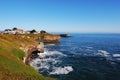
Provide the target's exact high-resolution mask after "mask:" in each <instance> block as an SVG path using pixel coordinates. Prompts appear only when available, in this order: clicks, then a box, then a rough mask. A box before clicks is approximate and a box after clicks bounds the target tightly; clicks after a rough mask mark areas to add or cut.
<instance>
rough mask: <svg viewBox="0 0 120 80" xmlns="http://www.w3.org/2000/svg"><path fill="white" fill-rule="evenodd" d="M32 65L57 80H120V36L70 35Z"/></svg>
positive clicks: (42, 54)
mask: <svg viewBox="0 0 120 80" xmlns="http://www.w3.org/2000/svg"><path fill="white" fill-rule="evenodd" d="M70 35H71V37H68V38H61V42H60V43H57V44H46V45H45V52H44V53H38V55H39V57H37V58H36V59H34V60H32V62H31V63H30V65H31V66H33V67H34V68H35V69H36V70H38V71H39V72H40V73H41V74H42V75H44V76H48V77H53V78H56V79H57V80H120V34H70Z"/></svg>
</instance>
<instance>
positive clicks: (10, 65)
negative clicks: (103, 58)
mask: <svg viewBox="0 0 120 80" xmlns="http://www.w3.org/2000/svg"><path fill="white" fill-rule="evenodd" d="M21 36H23V35H17V36H15V35H1V34H0V80H54V79H53V78H48V77H45V76H43V75H41V74H39V73H38V72H37V71H36V70H35V69H34V68H32V67H31V66H28V65H26V64H24V63H23V61H22V58H23V57H24V56H25V53H24V52H23V51H22V50H20V49H19V47H20V43H21V42H22V43H24V44H25V45H29V44H33V43H35V41H33V40H32V39H27V38H22V37H21ZM25 36H29V35H25ZM34 36H35V35H30V38H31V37H34Z"/></svg>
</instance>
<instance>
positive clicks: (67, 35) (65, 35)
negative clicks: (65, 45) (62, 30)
mask: <svg viewBox="0 0 120 80" xmlns="http://www.w3.org/2000/svg"><path fill="white" fill-rule="evenodd" d="M60 36H61V37H71V36H70V35H69V34H60Z"/></svg>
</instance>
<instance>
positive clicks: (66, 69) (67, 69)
mask: <svg viewBox="0 0 120 80" xmlns="http://www.w3.org/2000/svg"><path fill="white" fill-rule="evenodd" d="M71 71H73V68H72V66H64V67H55V68H54V70H53V71H52V72H50V74H56V75H59V74H68V73H69V72H71Z"/></svg>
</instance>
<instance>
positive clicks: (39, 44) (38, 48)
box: [20, 34, 60, 65]
mask: <svg viewBox="0 0 120 80" xmlns="http://www.w3.org/2000/svg"><path fill="white" fill-rule="evenodd" d="M28 37H29V39H30V40H33V41H35V42H36V43H34V44H31V43H30V44H29V45H24V44H21V46H20V49H22V50H23V51H25V53H26V58H25V60H24V62H25V63H26V64H28V65H29V62H30V61H31V60H32V59H34V58H36V57H37V56H38V55H37V53H43V52H44V42H45V43H58V42H60V36H59V35H54V34H44V35H40V36H39V35H34V36H29V35H27V38H28ZM24 38H26V36H24Z"/></svg>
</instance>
